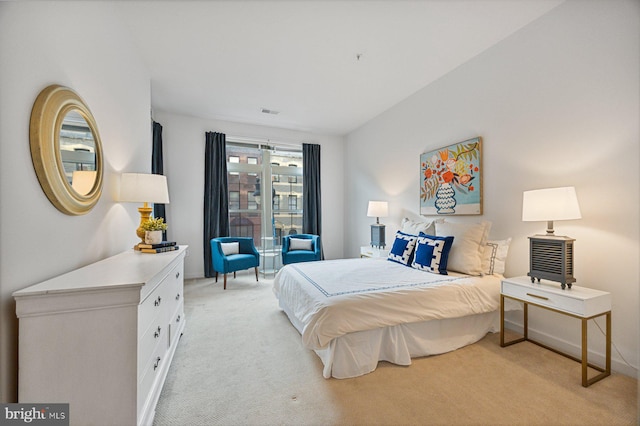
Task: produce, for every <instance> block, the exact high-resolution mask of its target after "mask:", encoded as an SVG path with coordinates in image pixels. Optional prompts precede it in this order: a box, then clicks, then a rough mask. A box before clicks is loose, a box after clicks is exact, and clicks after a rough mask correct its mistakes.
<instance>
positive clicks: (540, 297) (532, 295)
mask: <svg viewBox="0 0 640 426" xmlns="http://www.w3.org/2000/svg"><path fill="white" fill-rule="evenodd" d="M527 296H531V297H536V298H538V299H542V300H549V298H548V297H544V296H538V295H537V294H531V293H527Z"/></svg>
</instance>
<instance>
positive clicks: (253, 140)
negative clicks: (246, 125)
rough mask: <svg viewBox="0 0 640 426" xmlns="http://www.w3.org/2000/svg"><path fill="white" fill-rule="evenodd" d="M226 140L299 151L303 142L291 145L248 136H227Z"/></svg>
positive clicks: (290, 143) (291, 143)
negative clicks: (290, 148)
mask: <svg viewBox="0 0 640 426" xmlns="http://www.w3.org/2000/svg"><path fill="white" fill-rule="evenodd" d="M227 140H229V141H230V142H241V143H242V142H244V143H251V144H256V145H267V146H276V147H278V146H281V147H292V148H298V149H300V150H302V144H303V142H299V143H293V142H284V141H281V140H274V139H268V138H252V137H248V136H234V135H227Z"/></svg>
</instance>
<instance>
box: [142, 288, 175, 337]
mask: <svg viewBox="0 0 640 426" xmlns="http://www.w3.org/2000/svg"><path fill="white" fill-rule="evenodd" d="M168 298H169V293H168V289H167V287H166V285H164V283H161V284H160V285H158V286H157V287H156V288H155V290H153V292H152V293H151V294H150V295H149V297H147V298H146V299H145V300H144V301H143V302H142V303H141V304H140V306H139V307H138V336H140V337H142V336H143V335H144V334H145V333H146V332H147V330H148V329H149V328H150V327H152V326H153V325H154V320H155V319H156V318H157V317H158V316H159V315H160V314H161V313H162V312H163V311H164V309H165V305H166V304H167V302H168V300H167V299H168Z"/></svg>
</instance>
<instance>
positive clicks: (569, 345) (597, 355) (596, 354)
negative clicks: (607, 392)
mask: <svg viewBox="0 0 640 426" xmlns="http://www.w3.org/2000/svg"><path fill="white" fill-rule="evenodd" d="M504 324H505V328H506V329H508V330H512V331H514V332H516V333H520V334H522V333H523V325H522V324H518V323H516V322H513V321H511V320H508V319H506V318H505V321H504ZM529 337H531V339H532V340H535V341H537V342H540V343H542V344H545V345H547V346H550V347H552V348H554V349H557V350H558V351H561V352H564V353H567V354H569V355H571V356H574V357H576V358H580V357H581V356H582V348H581V347H580V346H579V345H578V344H575V343H573V342H569V341H567V340H564V339H559V338H558V337H556V336H552V335H550V334H547V333H545V332H542V331H540V330H537V329H535V328H534V327H531V325H529ZM578 338H579V336H578ZM603 351H604V348H589V349H588V350H587V352H588V358H589V362H590V363H593V364H596V365H599V366H604V365H605V359H606V357H605V354H604V352H603ZM611 370H612V371H614V372H616V373H620V374H624V375H625V376H629V377H633V378H634V379H638V369H637V367H633V366H630V365H628V364H627V363H626V362H624V361H623V360H622V359H621V358H620V355H619V354H618V353H616V350H615V348H614V347H613V344H612V346H611Z"/></svg>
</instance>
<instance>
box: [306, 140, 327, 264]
mask: <svg viewBox="0 0 640 426" xmlns="http://www.w3.org/2000/svg"><path fill="white" fill-rule="evenodd" d="M302 200H303V201H302V203H303V209H304V210H303V213H302V232H303V233H305V234H314V235H320V236H322V196H321V190H320V145H317V144H309V143H303V144H302ZM320 244H322V238H320ZM322 258H323V259H324V253H322Z"/></svg>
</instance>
